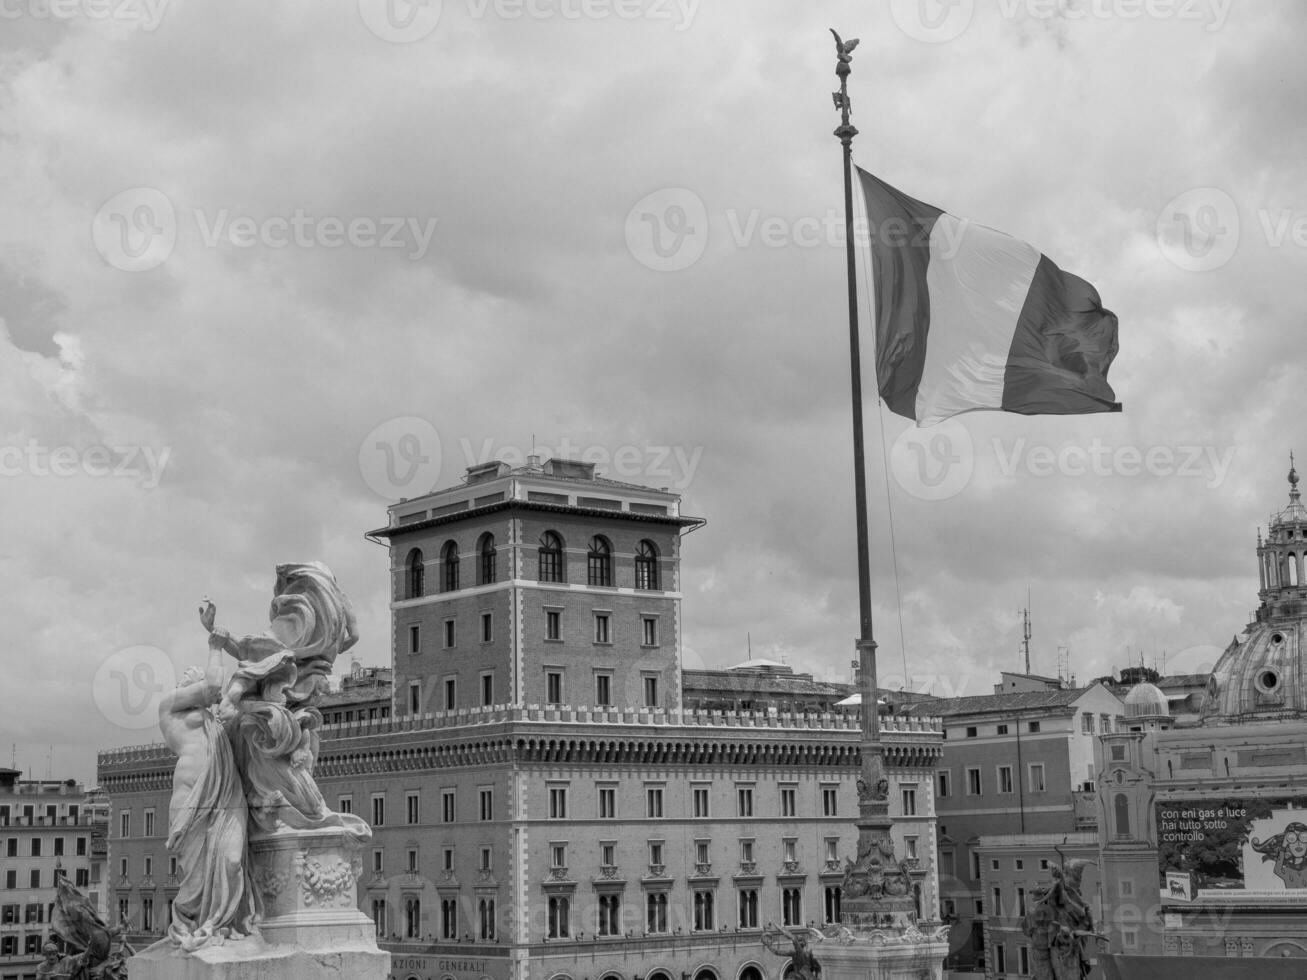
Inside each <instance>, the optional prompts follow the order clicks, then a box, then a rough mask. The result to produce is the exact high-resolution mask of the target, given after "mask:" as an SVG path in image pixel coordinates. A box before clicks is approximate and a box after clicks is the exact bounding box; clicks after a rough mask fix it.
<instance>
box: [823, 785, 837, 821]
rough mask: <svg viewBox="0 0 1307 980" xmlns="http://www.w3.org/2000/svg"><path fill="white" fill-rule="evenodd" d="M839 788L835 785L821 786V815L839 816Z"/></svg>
mask: <svg viewBox="0 0 1307 980" xmlns="http://www.w3.org/2000/svg"><path fill="white" fill-rule="evenodd" d="M839 796H840V792H839V789H838V788H837V787H835V786H823V787H822V788H821V815H822V816H823V817H837V816H839Z"/></svg>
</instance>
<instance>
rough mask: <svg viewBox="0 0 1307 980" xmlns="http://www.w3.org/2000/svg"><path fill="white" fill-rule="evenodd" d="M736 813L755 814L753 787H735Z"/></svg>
mask: <svg viewBox="0 0 1307 980" xmlns="http://www.w3.org/2000/svg"><path fill="white" fill-rule="evenodd" d="M735 815H736V816H737V817H751V816H753V787H752V786H737V787H735Z"/></svg>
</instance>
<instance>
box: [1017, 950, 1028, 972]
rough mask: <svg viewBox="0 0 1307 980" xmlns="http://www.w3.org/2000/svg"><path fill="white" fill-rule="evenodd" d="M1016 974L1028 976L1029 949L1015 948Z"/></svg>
mask: <svg viewBox="0 0 1307 980" xmlns="http://www.w3.org/2000/svg"><path fill="white" fill-rule="evenodd" d="M1017 972H1018V973H1020V974H1021V975H1022V976H1023V977H1028V976H1030V947H1029V946H1018V947H1017Z"/></svg>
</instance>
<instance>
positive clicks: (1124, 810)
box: [1112, 793, 1130, 837]
mask: <svg viewBox="0 0 1307 980" xmlns="http://www.w3.org/2000/svg"><path fill="white" fill-rule="evenodd" d="M1112 806H1113V809H1114V811H1115V814H1116V836H1118V837H1129V836H1130V798H1129V797H1127V796H1126V795H1125V794H1124V793H1117V794H1116V799H1115V800H1113V801H1112Z"/></svg>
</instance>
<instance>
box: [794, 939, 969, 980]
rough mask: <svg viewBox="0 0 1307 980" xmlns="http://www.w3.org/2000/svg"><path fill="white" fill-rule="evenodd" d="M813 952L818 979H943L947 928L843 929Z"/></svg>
mask: <svg viewBox="0 0 1307 980" xmlns="http://www.w3.org/2000/svg"><path fill="white" fill-rule="evenodd" d="M812 952H813V955H814V956H816V958H817V962H818V963H820V964H821V980H943V977H944V957H946V956H947V955H948V927H947V926H945V927H943V930H942V932H941V931H940V930H937V929H933V928H931V927H927V929H926V930H925V931H924V932H923V931H921V930H918V929H917V928H915V927H913V926H908V927H906V928H905V929H904V930H903V931H900V930H899V929H898V928H890V929H876V930H868V929H862V928H852V929H849V928H846V929H844V930H841V935H840V936H838V937H834V938H831V939H827V940H826V941H825V942H823V943H820V944H818V945H817V946H815V947H813V950H812Z"/></svg>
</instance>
